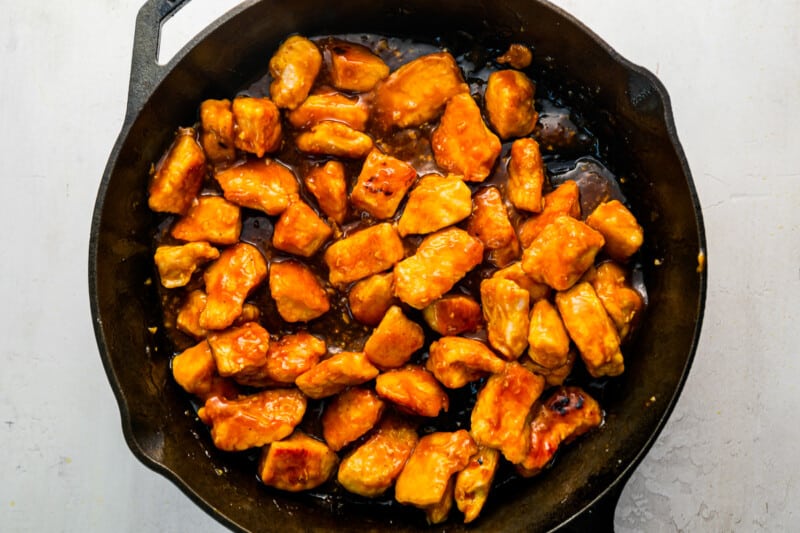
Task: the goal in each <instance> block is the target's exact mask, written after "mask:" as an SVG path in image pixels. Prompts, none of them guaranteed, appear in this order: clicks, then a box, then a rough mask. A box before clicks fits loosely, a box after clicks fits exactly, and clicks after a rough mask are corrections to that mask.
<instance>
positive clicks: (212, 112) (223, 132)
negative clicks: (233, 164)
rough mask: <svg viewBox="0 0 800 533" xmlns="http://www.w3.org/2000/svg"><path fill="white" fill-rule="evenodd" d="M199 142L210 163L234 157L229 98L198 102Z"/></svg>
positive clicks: (234, 148) (231, 114) (231, 112)
mask: <svg viewBox="0 0 800 533" xmlns="http://www.w3.org/2000/svg"><path fill="white" fill-rule="evenodd" d="M200 144H201V145H202V146H203V151H205V153H206V157H208V159H209V160H211V162H212V163H222V162H225V161H232V160H233V159H234V158H235V157H236V147H235V145H234V131H233V111H232V110H231V101H230V100H227V99H226V100H205V101H203V103H201V104H200Z"/></svg>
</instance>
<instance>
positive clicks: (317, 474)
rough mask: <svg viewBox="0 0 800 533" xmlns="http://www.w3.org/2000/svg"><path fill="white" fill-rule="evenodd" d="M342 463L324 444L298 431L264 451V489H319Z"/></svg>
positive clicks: (261, 471) (261, 468) (261, 467)
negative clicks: (339, 463)
mask: <svg viewBox="0 0 800 533" xmlns="http://www.w3.org/2000/svg"><path fill="white" fill-rule="evenodd" d="M338 462H339V459H338V457H336V453H335V452H334V451H333V450H331V449H330V448H328V446H327V445H326V444H325V443H324V442H320V441H318V440H317V439H314V438H312V437H309V436H308V435H306V434H305V433H303V432H302V431H299V430H298V431H295V432H294V433H292V435H291V436H290V437H289V438H288V439H285V440H281V441H277V442H273V443H272V444H270V445H269V446H268V447H266V448H264V451H263V452H262V454H261V460H260V461H259V464H258V476H259V477H260V478H261V481H263V482H264V485H268V486H270V487H275V488H277V489H281V490H286V491H289V492H300V491H303V490H310V489H313V488H316V487H319V486H320V485H322V484H323V483H325V482H326V481H328V479H330V477H331V475H332V474H333V471H334V470H335V469H336V465H337V463H338Z"/></svg>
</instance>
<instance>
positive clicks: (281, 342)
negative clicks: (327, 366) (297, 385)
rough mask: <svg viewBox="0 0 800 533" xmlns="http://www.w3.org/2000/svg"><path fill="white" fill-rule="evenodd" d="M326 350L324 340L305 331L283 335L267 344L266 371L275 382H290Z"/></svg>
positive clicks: (312, 364) (316, 361) (310, 366)
mask: <svg viewBox="0 0 800 533" xmlns="http://www.w3.org/2000/svg"><path fill="white" fill-rule="evenodd" d="M326 352H327V346H326V345H325V341H324V340H322V339H318V338H317V337H315V336H313V335H312V334H310V333H308V332H307V331H300V332H297V333H294V334H291V335H284V336H283V337H281V338H280V339H278V340H277V341H273V342H271V343H270V344H269V351H268V352H267V364H266V367H265V369H266V373H267V375H268V376H269V378H270V379H271V380H273V381H274V382H276V383H285V384H291V383H294V381H295V380H296V379H297V378H298V376H300V374H303V373H304V372H307V371H309V370H311V368H312V367H313V366H314V365H316V364H317V363H318V362H319V360H320V358H321V357H322V356H323V355H325V353H326Z"/></svg>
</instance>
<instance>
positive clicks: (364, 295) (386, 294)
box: [347, 272, 395, 326]
mask: <svg viewBox="0 0 800 533" xmlns="http://www.w3.org/2000/svg"><path fill="white" fill-rule="evenodd" d="M393 285H394V273H392V272H387V273H385V274H374V275H372V276H370V277H368V278H365V279H362V280H361V281H359V282H357V283H356V284H355V285H353V287H352V288H351V289H350V293H349V294H348V295H347V299H348V302H349V304H350V313H352V315H353V317H354V318H355V319H356V320H358V321H359V322H361V323H362V324H366V325H368V326H377V325H378V324H379V323H380V321H381V319H383V316H384V315H385V314H386V311H388V310H389V308H390V307H391V306H392V304H393V303H394V301H395V298H394V295H393V294H392V286H393Z"/></svg>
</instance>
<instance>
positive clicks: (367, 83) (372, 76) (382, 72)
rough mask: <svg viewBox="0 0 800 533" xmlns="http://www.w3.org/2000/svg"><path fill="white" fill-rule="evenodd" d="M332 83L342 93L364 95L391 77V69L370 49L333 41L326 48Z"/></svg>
mask: <svg viewBox="0 0 800 533" xmlns="http://www.w3.org/2000/svg"><path fill="white" fill-rule="evenodd" d="M325 52H326V58H327V59H328V71H329V73H330V76H331V83H332V84H333V86H334V87H336V88H337V89H340V90H342V91H353V92H358V93H363V92H367V91H371V90H372V88H373V87H375V85H376V84H377V83H378V82H379V81H381V80H383V79H385V78H386V77H387V76H388V75H389V67H388V66H387V65H386V63H384V62H383V59H381V58H380V57H378V56H376V55H375V54H373V53H372V52H371V51H370V49H369V48H367V47H366V46H362V45H360V44H356V43H350V42H347V41H340V40H338V39H332V40H331V41H329V42H328V43H326V46H325Z"/></svg>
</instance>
